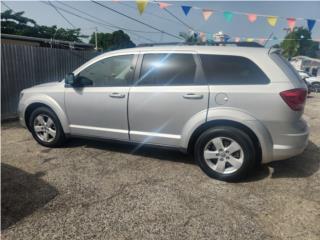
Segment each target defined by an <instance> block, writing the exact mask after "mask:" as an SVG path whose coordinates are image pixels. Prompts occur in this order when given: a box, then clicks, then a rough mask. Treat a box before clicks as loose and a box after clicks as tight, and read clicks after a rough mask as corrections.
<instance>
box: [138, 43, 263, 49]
mask: <svg viewBox="0 0 320 240" xmlns="http://www.w3.org/2000/svg"><path fill="white" fill-rule="evenodd" d="M168 45H176V46H225V45H235V46H238V47H260V48H263V46H262V45H261V44H259V43H257V42H209V43H188V42H167V43H141V44H139V45H137V47H155V46H168Z"/></svg>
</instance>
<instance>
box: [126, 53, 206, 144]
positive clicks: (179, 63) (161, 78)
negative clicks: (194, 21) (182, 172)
mask: <svg viewBox="0 0 320 240" xmlns="http://www.w3.org/2000/svg"><path fill="white" fill-rule="evenodd" d="M138 66H139V69H137V71H136V76H135V83H134V86H133V87H131V88H130V92H129V106H128V117H129V125H130V139H131V140H132V141H136V142H143V143H151V144H158V145H165V146H179V144H180V141H181V135H182V130H183V128H184V126H185V125H186V123H187V122H188V121H189V120H190V119H191V118H192V117H193V116H195V115H196V114H197V113H200V112H202V111H207V108H208V95H209V88H208V85H207V83H206V82H205V80H204V77H202V71H201V66H200V64H199V60H198V58H197V55H196V54H195V53H193V52H174V53H167V52H148V53H144V54H142V55H140V56H139V60H138ZM203 121H205V118H204V119H203Z"/></svg>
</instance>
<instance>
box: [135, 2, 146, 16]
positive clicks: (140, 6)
mask: <svg viewBox="0 0 320 240" xmlns="http://www.w3.org/2000/svg"><path fill="white" fill-rule="evenodd" d="M136 2H137V7H138V10H139V13H140V15H141V14H142V13H143V12H144V9H145V8H146V6H147V5H148V0H137V1H136Z"/></svg>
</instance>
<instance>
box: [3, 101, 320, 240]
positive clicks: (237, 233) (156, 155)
mask: <svg viewBox="0 0 320 240" xmlns="http://www.w3.org/2000/svg"><path fill="white" fill-rule="evenodd" d="M305 117H306V119H307V120H308V122H309V124H310V126H311V136H310V143H309V146H308V147H307V149H306V151H305V152H304V153H303V154H302V155H300V156H297V157H295V158H292V159H290V160H286V161H281V162H275V163H272V164H268V165H264V166H262V167H261V168H260V169H258V170H257V171H256V172H255V173H254V174H253V175H252V176H251V177H250V178H249V179H247V180H246V181H243V182H241V183H225V182H221V181H216V180H213V179H210V178H208V177H207V176H206V175H204V173H202V171H201V170H200V169H199V167H198V166H197V165H196V164H195V163H194V162H193V160H192V158H191V157H190V156H186V155H183V154H181V153H179V152H174V151H169V150H163V149H162V150H159V149H155V148H150V147H143V148H140V149H137V148H136V147H135V146H130V145H127V144H119V143H118V144H115V143H108V142H97V141H89V140H76V139H74V140H70V141H69V142H68V144H67V146H65V147H63V148H60V149H49V148H45V147H42V146H40V145H39V144H37V143H36V142H35V141H34V140H33V139H32V137H31V135H30V133H29V132H28V131H26V130H25V129H23V128H21V127H19V125H18V123H16V122H13V123H6V124H3V125H2V133H1V135H2V142H1V147H2V152H1V157H2V163H1V174H2V176H1V182H2V186H1V193H2V197H1V198H2V203H1V206H2V209H1V215H2V219H1V232H2V233H1V234H2V239H14V240H18V239H24V240H27V239H112V240H113V239H250V240H252V239H317V240H318V239H319V236H320V228H319V225H320V171H319V167H320V150H319V149H320V148H319V146H320V127H319V126H320V95H317V96H316V95H312V96H311V97H309V98H308V102H307V107H306V114H305Z"/></svg>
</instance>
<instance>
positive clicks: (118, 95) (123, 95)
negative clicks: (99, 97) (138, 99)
mask: <svg viewBox="0 0 320 240" xmlns="http://www.w3.org/2000/svg"><path fill="white" fill-rule="evenodd" d="M109 96H110V97H112V98H124V97H125V96H126V95H125V94H123V93H117V92H114V93H110V95H109Z"/></svg>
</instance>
